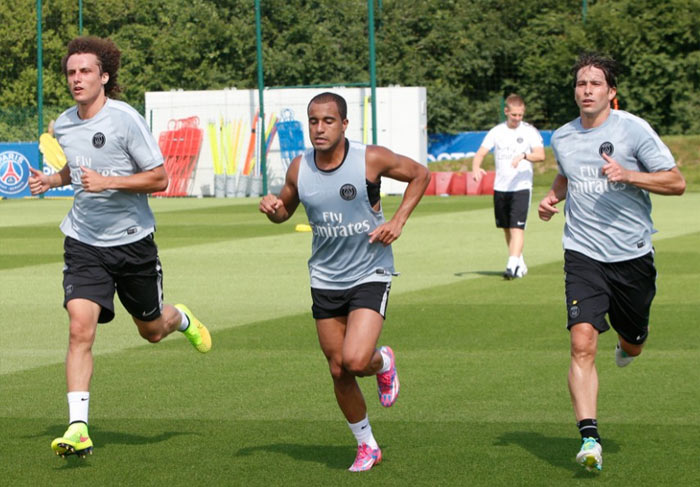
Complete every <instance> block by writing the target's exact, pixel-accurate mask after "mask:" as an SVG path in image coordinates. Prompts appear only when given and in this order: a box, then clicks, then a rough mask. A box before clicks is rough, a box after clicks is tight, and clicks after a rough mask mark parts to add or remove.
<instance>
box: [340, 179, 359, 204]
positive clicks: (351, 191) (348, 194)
mask: <svg viewBox="0 0 700 487" xmlns="http://www.w3.org/2000/svg"><path fill="white" fill-rule="evenodd" d="M355 196H357V188H355V186H353V185H352V184H349V183H348V184H343V185H342V186H341V187H340V197H341V198H343V199H344V200H345V201H350V200H354V199H355Z"/></svg>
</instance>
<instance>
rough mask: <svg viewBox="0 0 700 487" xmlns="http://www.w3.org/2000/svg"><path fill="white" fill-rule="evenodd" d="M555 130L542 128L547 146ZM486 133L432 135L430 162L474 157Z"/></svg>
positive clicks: (430, 139)
mask: <svg viewBox="0 0 700 487" xmlns="http://www.w3.org/2000/svg"><path fill="white" fill-rule="evenodd" d="M553 132H554V131H553V130H540V134H541V135H542V140H543V142H544V146H545V147H548V146H549V145H550V142H551V140H552V133H553ZM486 134H487V131H485V130H484V131H481V132H461V133H459V134H433V135H430V137H429V138H428V162H435V161H448V160H453V159H464V158H466V157H474V154H476V151H478V150H479V147H480V146H481V141H482V140H484V137H486Z"/></svg>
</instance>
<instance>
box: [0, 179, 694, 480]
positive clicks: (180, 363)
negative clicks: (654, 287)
mask: <svg viewBox="0 0 700 487" xmlns="http://www.w3.org/2000/svg"><path fill="white" fill-rule="evenodd" d="M539 196H541V195H535V196H534V197H533V201H534V202H536V201H537V200H538V197H539ZM397 203H398V199H397V198H387V199H386V200H385V207H386V208H387V213H388V214H391V212H392V210H393V209H394V208H395V207H396V205H397ZM698 205H700V194H697V193H690V194H687V195H685V196H683V197H681V198H672V197H666V198H662V197H655V198H654V206H655V210H654V219H655V222H656V226H657V228H658V229H659V230H660V233H659V234H657V236H656V237H657V238H656V239H655V246H656V249H657V257H656V263H657V268H658V270H659V278H658V287H659V292H658V295H657V298H656V300H655V304H654V306H653V308H652V330H651V336H650V340H649V342H648V346H647V348H646V349H645V352H644V354H642V356H641V357H640V358H639V359H637V360H635V361H634V363H632V364H631V365H630V366H628V367H627V368H625V369H618V368H617V367H616V366H615V365H614V360H613V347H614V343H615V337H614V335H613V334H612V333H606V334H604V335H602V336H601V339H600V354H599V357H598V371H599V376H600V397H599V414H598V419H599V424H600V432H601V434H602V435H603V448H604V451H603V454H604V469H603V472H602V473H600V474H589V473H587V472H585V471H583V470H582V469H581V468H580V467H579V466H578V465H576V464H575V462H574V456H575V453H576V451H577V449H578V446H579V440H578V432H577V430H576V428H575V425H574V418H573V412H572V410H571V405H570V402H569V397H568V392H567V389H566V374H567V368H568V333H567V332H566V330H565V328H564V324H565V314H564V313H565V310H564V292H563V272H562V251H561V244H560V242H561V228H562V224H563V219H562V218H561V217H556V218H555V220H554V221H552V222H550V223H546V224H545V223H543V222H540V221H539V220H537V218H536V215H535V208H534V207H535V206H536V205H534V204H533V209H532V213H531V215H530V222H529V224H528V230H527V233H526V249H525V256H526V260H527V262H528V266H529V268H530V273H529V275H528V276H527V277H526V278H525V279H522V280H516V281H510V282H506V281H503V280H502V279H501V277H500V273H501V272H502V270H503V266H504V263H505V260H506V255H505V244H504V242H503V236H502V232H500V231H498V230H497V229H495V228H494V225H493V221H492V220H493V217H492V210H491V201H490V198H489V197H469V198H467V197H452V198H439V197H426V198H424V200H423V202H422V203H421V205H420V206H419V207H418V208H417V210H416V212H415V214H414V215H413V216H412V217H411V219H410V220H409V223H408V225H407V226H406V228H405V230H404V234H403V236H402V237H401V238H400V239H399V240H398V241H397V243H396V244H395V245H394V254H395V257H396V265H397V269H398V270H399V271H401V273H402V274H401V276H400V277H398V278H397V279H396V280H395V281H394V284H393V286H392V295H391V298H390V302H389V311H388V317H387V322H386V325H385V330H384V332H383V335H382V337H381V339H380V343H383V344H384V343H386V344H390V345H391V346H392V347H393V348H394V350H395V351H396V353H397V364H398V368H399V373H400V375H401V385H402V389H401V396H400V398H399V400H398V401H397V403H396V405H395V406H394V407H392V408H390V409H384V408H381V407H380V406H379V404H378V400H377V397H376V391H375V381H374V379H373V378H366V379H361V381H360V382H361V385H362V387H363V390H364V391H365V396H366V399H367V401H368V406H369V415H370V420H371V422H372V427H373V430H374V433H375V436H376V437H377V439H378V441H379V443H380V445H381V446H382V448H383V452H384V458H385V460H384V462H383V464H381V465H379V466H378V467H376V468H374V469H373V470H372V471H370V472H367V473H364V474H350V473H349V472H346V471H345V469H346V468H347V467H348V466H349V465H350V463H351V461H352V459H353V458H354V453H355V447H354V438H353V437H352V435H351V433H350V431H349V429H348V428H347V426H346V424H345V422H344V420H343V418H342V415H341V413H340V411H339V409H338V407H337V405H336V403H335V398H334V397H333V393H332V385H331V380H330V377H329V374H328V372H327V365H326V363H325V360H324V358H323V355H322V353H321V351H320V349H319V347H318V343H317V339H316V336H315V330H314V326H313V321H312V318H311V315H310V304H311V303H310V297H309V292H308V277H307V270H306V259H307V258H308V255H309V250H310V234H308V233H298V232H294V225H295V224H296V223H302V222H304V215H303V211H301V209H300V211H298V212H297V215H295V218H294V220H293V221H291V222H288V223H286V224H283V225H273V224H271V223H268V222H267V220H266V218H265V217H264V216H263V215H261V214H259V213H258V212H257V201H255V202H252V201H230V200H224V201H222V200H206V199H205V200H193V199H184V200H153V201H152V206H153V208H154V211H155V213H156V219H157V221H158V232H157V234H156V241H157V242H158V244H159V247H160V255H161V260H162V262H163V267H164V271H165V297H166V301H168V302H180V301H182V302H185V303H187V304H188V306H189V307H190V308H191V309H192V310H193V311H194V312H195V313H196V314H197V316H198V317H199V318H200V319H201V320H202V321H203V322H204V323H206V324H207V325H208V327H209V328H210V330H211V332H212V337H213V340H214V345H213V349H212V351H211V352H210V353H209V354H207V355H201V354H198V353H197V352H195V351H194V350H193V349H192V347H191V346H190V345H189V344H188V343H187V341H186V340H185V339H184V337H181V336H179V335H177V334H174V335H173V336H171V337H168V338H167V339H166V340H165V341H163V342H162V343H160V344H157V345H151V344H147V343H146V342H144V341H143V340H142V339H140V338H139V337H138V334H137V332H136V329H135V327H134V325H133V324H132V323H131V322H130V320H129V318H128V316H127V314H126V312H125V311H124V310H123V308H121V306H120V305H117V318H116V319H115V320H114V321H113V322H112V323H110V324H108V325H100V329H99V331H98V336H97V341H96V344H95V347H94V352H95V375H94V377H93V381H92V387H91V392H92V394H91V401H90V402H91V405H90V433H91V436H92V438H93V441H94V442H95V453H94V455H93V456H91V457H89V458H87V459H86V460H79V459H77V458H69V459H67V460H62V459H59V458H56V457H54V456H53V454H52V452H51V450H50V447H49V445H50V442H51V440H52V439H53V438H54V437H56V436H58V435H60V434H61V433H62V432H63V431H64V429H65V425H66V420H67V405H66V399H65V381H64V370H63V363H62V362H63V357H64V355H65V349H66V344H67V317H66V314H65V312H64V311H63V309H62V308H61V298H62V291H61V285H60V282H61V268H62V236H61V234H60V232H59V230H58V223H59V221H60V219H61V218H62V217H63V215H64V214H65V212H66V211H67V210H68V208H69V206H70V201H63V200H57V201H48V200H45V201H37V200H27V201H0V213H1V214H2V219H0V241H1V242H2V253H0V293H1V295H2V308H1V309H2V317H3V320H2V322H1V323H0V337H2V339H1V340H0V440H1V441H2V444H3V445H4V446H5V448H4V453H3V458H2V460H1V461H0V474H1V475H2V477H1V478H2V482H3V484H5V485H34V486H36V485H76V486H78V485H100V484H101V485H168V486H179V485H356V484H360V483H366V482H372V483H378V484H383V485H407V484H409V483H410V484H412V485H485V486H492V485H509V486H510V485H569V484H584V483H590V482H595V483H597V484H605V485H630V484H637V485H694V484H697V483H698V481H699V480H700V471H699V470H698V463H697V459H698V457H700V446H698V441H697V439H698V438H700V413H699V411H700V409H698V404H700V387H699V386H700V372H699V371H698V368H697V364H698V362H699V361H700V349H699V346H698V343H700V329H699V328H698V326H697V323H698V318H697V317H698V312H699V311H700V296H699V292H698V277H697V276H698V274H699V273H700V251H699V250H698V245H697V242H698V239H699V238H700V221H699V220H698V219H697V218H696V217H695V215H694V213H693V211H692V210H691V208H697V207H698Z"/></svg>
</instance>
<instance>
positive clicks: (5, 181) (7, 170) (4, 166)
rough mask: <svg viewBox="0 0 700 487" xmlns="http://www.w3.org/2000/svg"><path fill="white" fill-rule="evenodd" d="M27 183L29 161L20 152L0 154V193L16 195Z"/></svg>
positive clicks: (9, 151)
mask: <svg viewBox="0 0 700 487" xmlns="http://www.w3.org/2000/svg"><path fill="white" fill-rule="evenodd" d="M28 182H29V160H28V159H27V158H26V157H25V156H24V154H22V153H20V152H16V151H13V150H7V151H4V152H0V192H2V193H6V194H17V193H19V192H21V191H22V190H24V189H25V188H26V187H27V184H28Z"/></svg>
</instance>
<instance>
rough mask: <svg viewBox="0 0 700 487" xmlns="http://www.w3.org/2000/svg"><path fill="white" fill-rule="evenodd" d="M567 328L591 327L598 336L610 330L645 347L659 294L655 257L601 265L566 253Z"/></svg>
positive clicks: (570, 252)
mask: <svg viewBox="0 0 700 487" xmlns="http://www.w3.org/2000/svg"><path fill="white" fill-rule="evenodd" d="M564 272H565V273H566V309H567V316H568V322H567V328H569V329H571V327H572V326H573V325H575V324H577V323H590V324H592V325H593V326H594V327H595V328H596V329H597V330H598V331H599V332H601V333H603V332H604V331H607V330H609V329H610V326H609V325H608V323H607V321H606V320H605V314H606V313H607V315H608V318H609V319H610V324H611V325H612V327H613V328H614V329H615V331H616V332H617V333H618V334H619V335H620V336H621V337H622V338H624V339H625V341H627V342H629V343H633V344H636V345H639V344H641V343H644V341H645V340H646V339H647V335H648V334H649V310H650V308H651V302H652V301H653V299H654V295H655V294H656V268H655V267H654V254H653V252H649V253H648V254H646V255H644V256H642V257H638V258H636V259H632V260H626V261H623V262H612V263H606V262H599V261H597V260H594V259H591V258H590V257H587V256H585V255H583V254H581V253H579V252H575V251H573V250H567V251H565V252H564Z"/></svg>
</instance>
